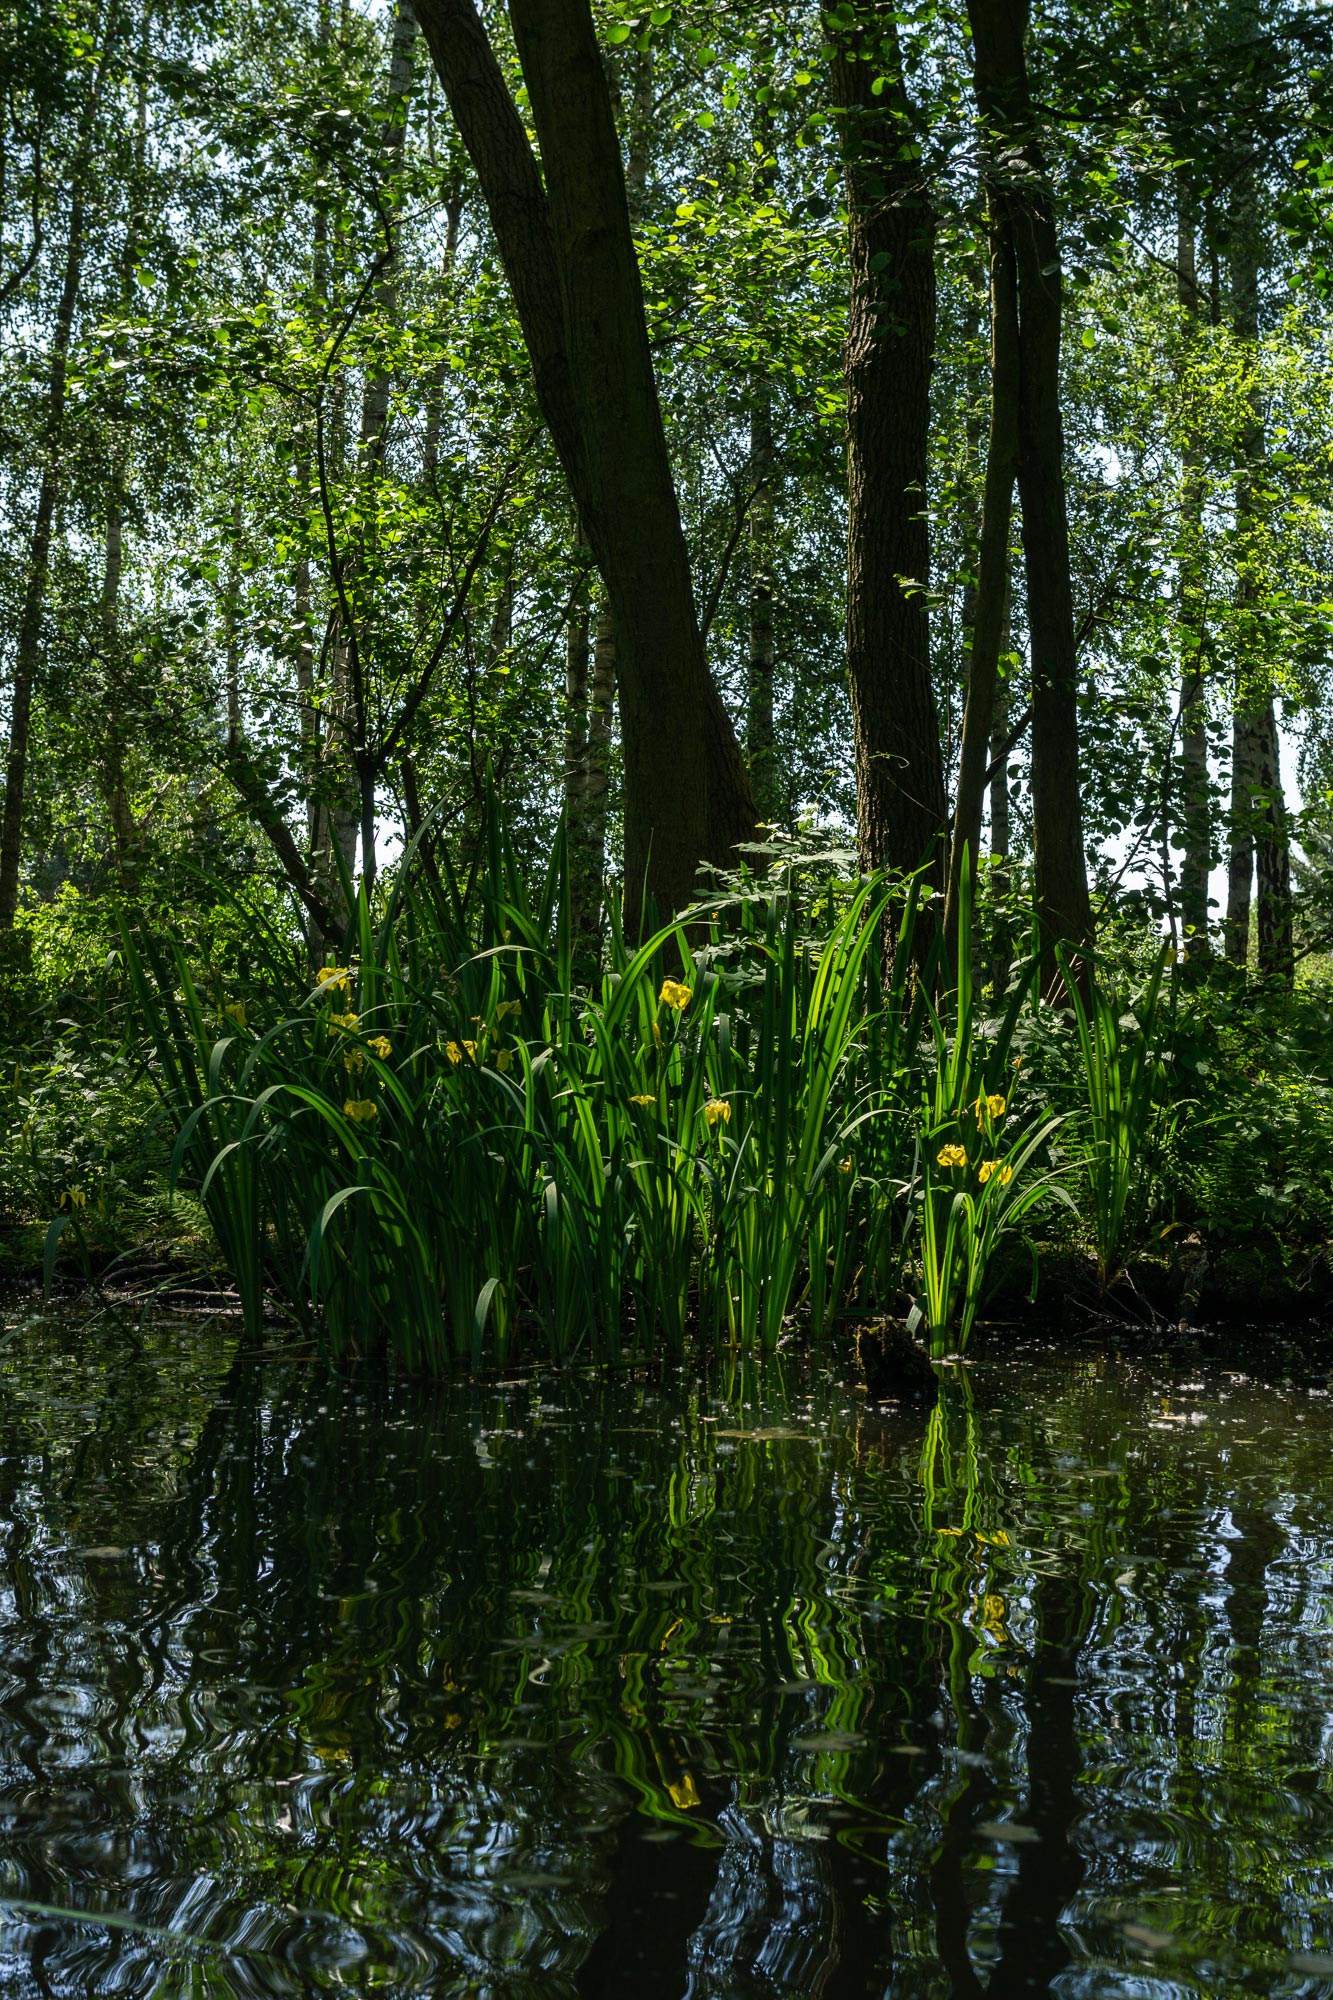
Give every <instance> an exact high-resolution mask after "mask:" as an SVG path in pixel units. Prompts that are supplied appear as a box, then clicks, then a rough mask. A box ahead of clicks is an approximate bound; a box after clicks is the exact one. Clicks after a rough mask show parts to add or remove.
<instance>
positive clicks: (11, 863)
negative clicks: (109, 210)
mask: <svg viewBox="0 0 1333 2000" xmlns="http://www.w3.org/2000/svg"><path fill="white" fill-rule="evenodd" d="M111 47H112V40H111V31H110V29H109V28H108V31H107V39H106V41H105V43H104V45H103V48H102V54H101V58H100V60H99V62H98V66H97V73H96V76H95V78H94V80H93V85H92V89H91V90H90V91H89V94H88V102H87V105H86V106H85V109H84V114H83V119H82V122H81V125H80V129H79V137H78V144H77V148H76V152H75V157H74V164H73V169H72V172H71V177H70V209H69V233H68V235H67V237H66V239H65V270H64V277H63V280H62V283H61V288H60V299H59V302H58V304H57V306H56V316H55V324H54V327H53V329H52V337H51V363H50V374H49V377H48V387H47V406H46V425H45V436H44V437H43V440H42V477H41V484H40V486H39V488H38V492H37V509H36V513H35V515H34V517H33V524H32V538H31V541H30V543H29V545H28V574H27V581H26V585H25V588H24V592H23V603H22V608H21V610H20V612H19V621H18V633H17V637H16V640H15V645H14V686H13V694H12V696H11V699H10V710H9V750H8V754H7V756H6V759H5V804H4V812H3V815H2V816H0V932H5V931H11V930H12V929H13V928H14V918H15V916H16V914H17V912H18V899H19V868H20V864H21V862H22V858H23V793H24V787H25V784H26V780H27V774H28V735H29V731H30V729H31V726H32V696H33V686H34V683H35V681H36V678H37V668H38V665H39V664H40V660H41V645H42V617H43V614H44V612H45V610H46V585H47V579H48V577H49V575H50V570H51V536H52V532H53V529H54V526H55V513H56V500H57V497H58V495H59V492H60V483H61V474H62V472H63V470H64V467H63V465H62V463H61V456H60V454H61V445H62V442H63V438H62V433H63V430H64V421H65V384H66V377H67V375H68V371H69V347H70V339H71V336H72V334H73V330H74V315H75V313H76V312H77V310H78V303H79V287H80V283H81V280H82V276H83V253H84V224H85V192H86V190H85V185H84V183H85V179H86V176H87V172H88V162H89V158H90V155H91V151H92V143H93V134H94V130H95V127H96V122H97V111H98V107H99V104H100V102H101V96H102V85H103V82H104V79H105V77H106V72H107V65H108V62H109V60H110V55H111Z"/></svg>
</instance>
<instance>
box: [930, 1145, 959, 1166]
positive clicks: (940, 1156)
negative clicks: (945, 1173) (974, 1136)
mask: <svg viewBox="0 0 1333 2000" xmlns="http://www.w3.org/2000/svg"><path fill="white" fill-rule="evenodd" d="M935 1164H936V1166H937V1167H965V1166H966V1165H967V1149H966V1147H964V1146H941V1147H940V1150H939V1152H938V1153H936V1155H935Z"/></svg>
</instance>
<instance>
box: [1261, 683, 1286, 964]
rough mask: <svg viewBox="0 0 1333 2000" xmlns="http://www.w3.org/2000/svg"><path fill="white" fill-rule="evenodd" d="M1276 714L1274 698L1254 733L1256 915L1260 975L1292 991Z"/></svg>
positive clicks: (1282, 806)
mask: <svg viewBox="0 0 1333 2000" xmlns="http://www.w3.org/2000/svg"><path fill="white" fill-rule="evenodd" d="M1278 747H1279V746H1278V732H1277V713H1276V710H1275V708H1274V704H1273V697H1272V695H1271V694H1270V695H1269V697H1268V699H1267V701H1266V702H1265V703H1264V706H1263V709H1262V710H1261V712H1260V714H1259V717H1258V725H1257V728H1256V730H1255V752H1256V756H1255V777H1256V780H1257V784H1256V801H1255V804H1256V811H1257V824H1256V827H1255V840H1254V858H1255V878H1256V879H1255V888H1256V900H1257V902H1258V905H1259V910H1258V931H1259V936H1258V956H1259V975H1260V977H1261V978H1262V979H1271V980H1273V981H1275V982H1276V983H1277V984H1278V985H1279V986H1282V987H1285V989H1286V990H1287V992H1290V991H1291V989H1292V987H1293V985H1294V984H1295V978H1296V958H1295V951H1294V948H1293V942H1292V921H1291V853H1290V846H1289V841H1288V834H1287V814H1286V805H1285V802H1284V800H1283V796H1282V766H1281V763H1280V761H1279V756H1278Z"/></svg>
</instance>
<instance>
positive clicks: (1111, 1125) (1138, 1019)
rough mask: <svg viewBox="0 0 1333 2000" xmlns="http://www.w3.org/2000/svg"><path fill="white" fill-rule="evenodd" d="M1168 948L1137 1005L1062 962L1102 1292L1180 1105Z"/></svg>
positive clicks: (1118, 1266)
mask: <svg viewBox="0 0 1333 2000" xmlns="http://www.w3.org/2000/svg"><path fill="white" fill-rule="evenodd" d="M1166 960H1167V948H1166V947H1163V948H1162V949H1161V950H1160V951H1159V952H1158V954H1157V956H1156V959H1155V961H1154V964H1153V966H1152V969H1151V971H1150V973H1149V975H1148V979H1147V982H1146V984H1145V985H1144V987H1143V989H1142V991H1141V993H1140V994H1139V996H1138V999H1137V1001H1136V1002H1135V1004H1134V1006H1133V1008H1132V1010H1131V1009H1130V1007H1129V1006H1128V1004H1127V1003H1126V1002H1125V999H1124V996H1123V995H1122V994H1119V993H1117V992H1116V990H1115V989H1114V987H1113V986H1111V985H1110V984H1109V983H1107V982H1106V981H1105V980H1103V979H1099V978H1098V976H1097V971H1096V968H1095V967H1094V968H1092V970H1091V973H1090V976H1089V977H1088V979H1087V980H1086V981H1082V980H1080V979H1078V978H1077V977H1076V976H1075V974H1074V972H1073V970H1072V968H1071V967H1070V965H1069V963H1068V961H1067V959H1064V958H1062V959H1061V967H1062V970H1063V972H1064V976H1065V983H1066V986H1067V988H1068V993H1069V1005H1070V1008H1071V1010H1072V1013H1073V1020H1074V1026H1075V1031H1076V1033H1077V1037H1078V1052H1079V1057H1080V1062H1079V1075H1080V1078H1081V1081H1082V1091H1083V1103H1082V1105H1081V1106H1080V1107H1079V1116H1078V1118H1077V1119H1076V1120H1075V1122H1074V1127H1073V1129H1074V1132H1075V1134H1076V1143H1077V1145H1078V1148H1079V1152H1080V1155H1081V1167H1082V1180H1083V1185H1084V1188H1085V1189H1086V1193H1087V1199H1088V1220H1089V1222H1090V1224H1091V1227H1092V1232H1093V1237H1094V1241H1095V1243H1096V1250H1097V1279H1098V1283H1099V1285H1100V1287H1101V1289H1102V1290H1103V1291H1105V1290H1107V1288H1108V1287H1109V1286H1111V1285H1112V1284H1114V1283H1115V1281H1116V1279H1117V1278H1118V1277H1119V1276H1120V1275H1121V1273H1122V1271H1123V1270H1124V1267H1125V1261H1126V1258H1127V1257H1128V1256H1129V1254H1130V1252H1131V1251H1132V1249H1133V1248H1134V1245H1135V1242H1136V1240H1137V1236H1138V1232H1139V1230H1140V1228H1141V1226H1142V1223H1143V1220H1144V1214H1145V1205H1146V1196H1147V1183H1148V1179H1149V1174H1150V1167H1151V1163H1152V1161H1153V1159H1154V1158H1155V1157H1156V1155H1157V1154H1158V1152H1159V1151H1160V1149H1161V1147H1162V1145H1163V1144H1164V1143H1165V1140H1166V1137H1167V1135H1168V1131H1169V1127H1170V1126H1171V1124H1172V1123H1173V1121H1174V1119H1175V1118H1176V1116H1177V1115H1178V1111H1179V1106H1178V1105H1172V1104H1170V1103H1168V1101H1167V1096H1166V1088H1165V1085H1166V1068H1165V1063H1164V1060H1163V1041H1164V1034H1163V1027H1164V1024H1163V1021H1162V1018H1161V1013H1162V988H1163V976H1164V973H1165V970H1166Z"/></svg>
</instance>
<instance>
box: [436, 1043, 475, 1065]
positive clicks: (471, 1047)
mask: <svg viewBox="0 0 1333 2000" xmlns="http://www.w3.org/2000/svg"><path fill="white" fill-rule="evenodd" d="M444 1053H445V1054H446V1055H447V1056H448V1058H449V1060H450V1062H451V1063H461V1062H462V1060H463V1058H464V1056H466V1057H467V1058H468V1060H469V1062H470V1061H471V1060H472V1059H473V1057H474V1056H475V1055H476V1053H477V1045H476V1043H475V1042H462V1043H459V1042H446V1043H445V1046H444Z"/></svg>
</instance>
